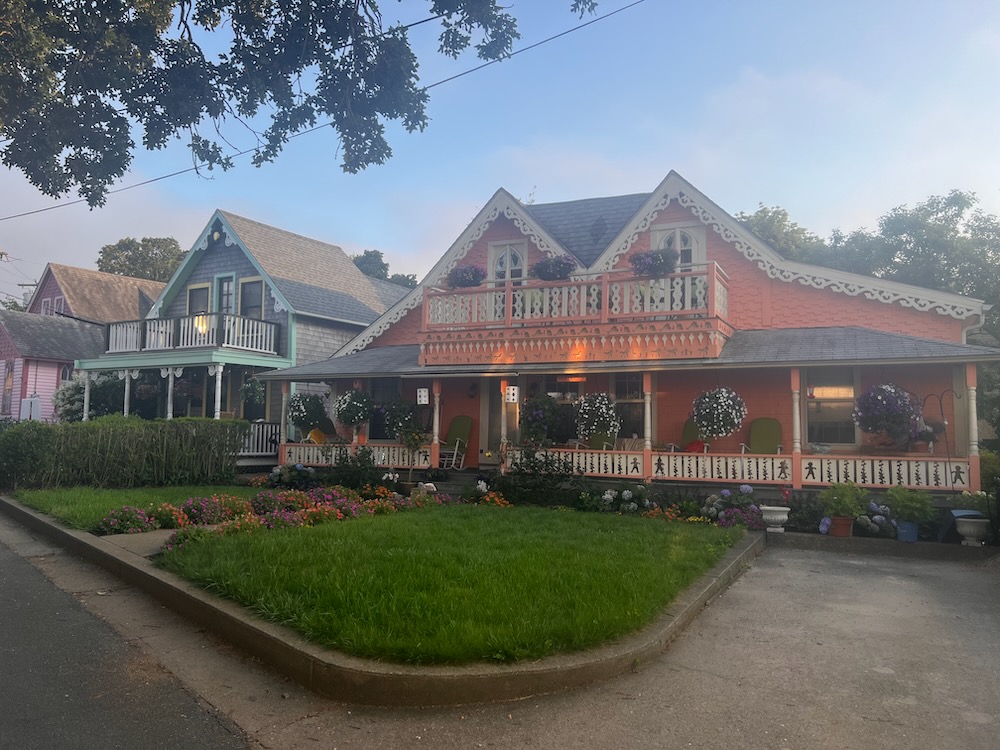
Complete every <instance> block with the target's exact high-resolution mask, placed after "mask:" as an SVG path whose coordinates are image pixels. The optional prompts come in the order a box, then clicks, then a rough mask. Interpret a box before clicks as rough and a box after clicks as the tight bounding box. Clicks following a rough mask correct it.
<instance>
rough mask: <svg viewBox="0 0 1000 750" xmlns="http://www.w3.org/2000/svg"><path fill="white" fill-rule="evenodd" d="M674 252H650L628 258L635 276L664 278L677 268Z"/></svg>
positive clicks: (675, 252) (676, 256)
mask: <svg viewBox="0 0 1000 750" xmlns="http://www.w3.org/2000/svg"><path fill="white" fill-rule="evenodd" d="M677 258H678V255H677V251H676V250H650V251H648V252H643V253H636V254H635V255H633V256H631V257H630V258H629V263H631V264H632V270H633V271H635V275H636V276H666V275H667V274H671V273H673V272H674V269H675V268H677Z"/></svg>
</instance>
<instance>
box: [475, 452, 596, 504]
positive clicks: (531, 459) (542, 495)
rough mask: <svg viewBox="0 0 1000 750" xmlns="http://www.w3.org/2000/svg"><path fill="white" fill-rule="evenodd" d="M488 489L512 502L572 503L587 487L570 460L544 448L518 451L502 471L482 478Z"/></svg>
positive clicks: (574, 502) (585, 481) (575, 501)
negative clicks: (517, 454)
mask: <svg viewBox="0 0 1000 750" xmlns="http://www.w3.org/2000/svg"><path fill="white" fill-rule="evenodd" d="M486 482H487V484H488V489H493V490H496V491H497V492H499V493H500V494H502V495H503V496H504V498H506V499H507V500H508V501H509V502H511V503H513V504H515V505H574V504H576V503H577V502H578V500H579V497H580V493H581V492H583V491H585V490H587V489H588V488H589V484H588V482H587V480H586V479H585V478H584V477H583V475H582V474H578V473H577V472H576V470H575V469H574V468H573V462H572V461H570V460H568V459H564V458H561V457H560V456H555V455H552V454H550V453H546V452H541V451H540V452H535V451H530V450H526V451H522V453H521V455H520V456H519V457H518V458H515V459H513V460H512V461H511V462H510V466H509V468H508V469H507V472H506V473H505V474H497V475H493V476H490V477H487V478H486Z"/></svg>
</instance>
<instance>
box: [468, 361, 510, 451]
mask: <svg viewBox="0 0 1000 750" xmlns="http://www.w3.org/2000/svg"><path fill="white" fill-rule="evenodd" d="M479 387H480V389H481V390H480V392H481V393H482V397H481V398H480V400H479V408H480V413H479V416H480V419H479V465H480V466H486V467H491V466H498V465H499V464H500V421H501V415H502V414H503V394H502V393H501V392H500V378H482V379H481V380H480V381H479ZM516 429H517V409H516V407H515V405H514V404H508V405H507V440H508V441H512V440H514V439H515V438H516V437H517V434H516V432H515V430H516ZM468 463H469V462H468V461H466V465H468Z"/></svg>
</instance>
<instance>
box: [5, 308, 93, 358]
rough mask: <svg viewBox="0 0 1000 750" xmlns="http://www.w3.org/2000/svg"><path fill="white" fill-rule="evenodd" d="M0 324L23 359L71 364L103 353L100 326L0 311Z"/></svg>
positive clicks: (79, 321) (78, 321)
mask: <svg viewBox="0 0 1000 750" xmlns="http://www.w3.org/2000/svg"><path fill="white" fill-rule="evenodd" d="M0 325H2V326H3V327H4V329H5V330H6V331H7V335H9V336H10V338H11V340H12V341H13V342H14V346H16V347H17V351H18V353H19V354H20V355H21V356H22V357H24V358H25V359H47V360H57V361H62V362H72V361H73V360H75V359H88V358H91V357H97V356H99V355H101V354H102V353H104V348H105V347H104V326H103V325H97V324H95V323H85V322H84V321H82V320H73V319H71V318H59V317H54V316H51V315H35V314H34V313H22V312H13V311H10V310H0Z"/></svg>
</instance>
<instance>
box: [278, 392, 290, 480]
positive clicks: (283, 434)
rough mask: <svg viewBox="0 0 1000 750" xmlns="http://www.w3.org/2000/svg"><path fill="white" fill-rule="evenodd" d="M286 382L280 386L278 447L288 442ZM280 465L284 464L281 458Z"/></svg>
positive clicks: (279, 458)
mask: <svg viewBox="0 0 1000 750" xmlns="http://www.w3.org/2000/svg"><path fill="white" fill-rule="evenodd" d="M288 389H289V384H288V382H283V383H282V384H281V418H280V419H279V420H278V445H284V444H285V443H286V442H287V441H288ZM278 460H279V462H280V463H284V460H283V459H282V457H281V456H279V457H278Z"/></svg>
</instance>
